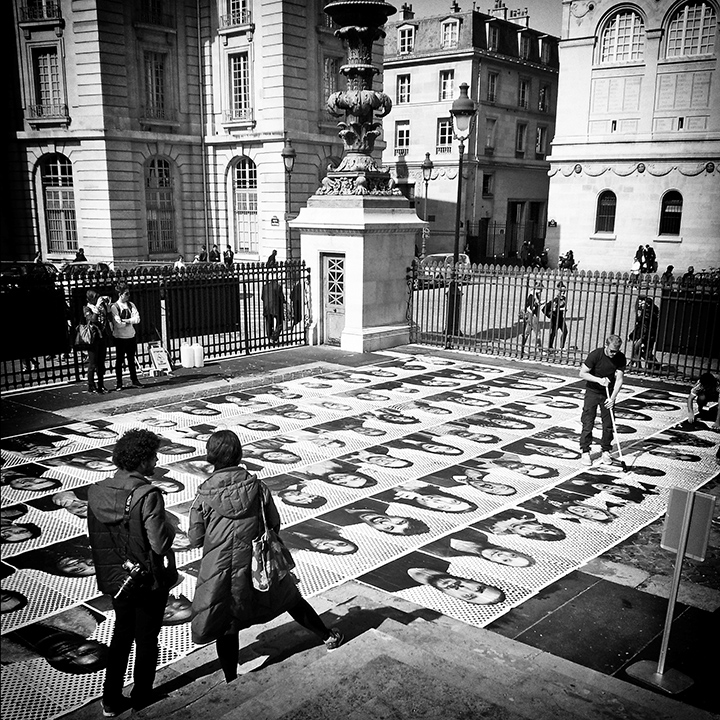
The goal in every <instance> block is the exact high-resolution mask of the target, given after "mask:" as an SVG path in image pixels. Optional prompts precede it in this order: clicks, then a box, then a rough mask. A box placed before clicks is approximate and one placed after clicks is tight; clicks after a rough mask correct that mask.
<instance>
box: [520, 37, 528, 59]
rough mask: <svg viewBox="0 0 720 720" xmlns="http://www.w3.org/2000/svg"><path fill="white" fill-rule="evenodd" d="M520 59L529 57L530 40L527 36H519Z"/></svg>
mask: <svg viewBox="0 0 720 720" xmlns="http://www.w3.org/2000/svg"><path fill="white" fill-rule="evenodd" d="M520 57H521V58H522V59H523V60H527V59H528V58H529V57H530V38H529V37H528V36H527V35H520Z"/></svg>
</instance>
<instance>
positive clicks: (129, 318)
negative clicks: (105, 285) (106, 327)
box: [110, 283, 142, 390]
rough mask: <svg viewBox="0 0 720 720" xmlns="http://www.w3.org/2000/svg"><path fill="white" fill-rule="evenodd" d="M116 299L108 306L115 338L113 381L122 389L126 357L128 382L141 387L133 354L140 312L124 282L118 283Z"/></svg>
mask: <svg viewBox="0 0 720 720" xmlns="http://www.w3.org/2000/svg"><path fill="white" fill-rule="evenodd" d="M116 290H117V294H118V300H117V302H114V303H113V304H112V305H111V306H110V313H111V315H112V331H113V337H114V338H115V348H116V349H115V381H116V386H115V389H116V390H122V389H123V381H122V369H123V361H124V360H125V358H127V366H128V371H129V372H130V382H131V383H132V386H133V387H138V388H139V387H142V383H141V382H140V381H139V380H138V376H137V367H136V364H135V354H136V353H137V337H136V336H135V326H136V325H138V324H139V323H140V313H138V309H137V307H135V305H134V304H133V303H131V302H130V288H129V287H128V286H127V284H126V283H120V284H118V286H117V288H116Z"/></svg>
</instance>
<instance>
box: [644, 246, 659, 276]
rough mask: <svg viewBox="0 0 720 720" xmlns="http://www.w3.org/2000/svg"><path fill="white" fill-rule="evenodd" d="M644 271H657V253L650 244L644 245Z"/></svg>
mask: <svg viewBox="0 0 720 720" xmlns="http://www.w3.org/2000/svg"><path fill="white" fill-rule="evenodd" d="M645 272H649V273H654V272H657V255H655V250H654V249H653V248H652V247H650V245H646V246H645Z"/></svg>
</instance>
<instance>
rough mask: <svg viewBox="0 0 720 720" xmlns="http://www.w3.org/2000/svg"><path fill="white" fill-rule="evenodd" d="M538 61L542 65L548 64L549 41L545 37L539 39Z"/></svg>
mask: <svg viewBox="0 0 720 720" xmlns="http://www.w3.org/2000/svg"><path fill="white" fill-rule="evenodd" d="M540 62H541V63H543V64H544V65H549V64H550V41H549V39H548V38H547V37H543V38H541V39H540Z"/></svg>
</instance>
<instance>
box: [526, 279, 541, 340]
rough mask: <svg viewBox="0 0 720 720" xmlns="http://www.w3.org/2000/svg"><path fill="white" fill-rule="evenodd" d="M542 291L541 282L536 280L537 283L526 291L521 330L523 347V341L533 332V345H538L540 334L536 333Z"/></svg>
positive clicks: (538, 323)
mask: <svg viewBox="0 0 720 720" xmlns="http://www.w3.org/2000/svg"><path fill="white" fill-rule="evenodd" d="M542 291H543V284H542V282H538V283H537V285H535V287H534V288H533V289H532V291H531V292H530V293H528V296H527V299H526V300H525V309H524V311H523V313H522V321H523V331H522V346H523V347H525V343H526V342H527V341H528V338H529V337H530V335H531V334H532V333H533V332H535V345H536V346H537V347H540V345H541V341H540V335H539V334H538V328H539V326H540V307H541V299H540V296H541V294H542Z"/></svg>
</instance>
